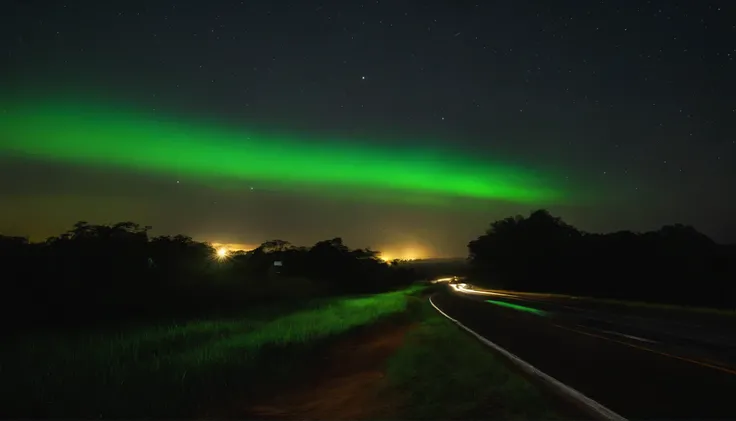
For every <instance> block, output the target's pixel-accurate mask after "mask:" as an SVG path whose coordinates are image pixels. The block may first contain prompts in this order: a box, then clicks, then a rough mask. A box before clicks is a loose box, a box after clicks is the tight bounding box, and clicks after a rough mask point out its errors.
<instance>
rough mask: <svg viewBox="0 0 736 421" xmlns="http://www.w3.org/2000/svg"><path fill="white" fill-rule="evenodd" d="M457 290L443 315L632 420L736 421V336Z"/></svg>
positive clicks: (441, 299)
mask: <svg viewBox="0 0 736 421" xmlns="http://www.w3.org/2000/svg"><path fill="white" fill-rule="evenodd" d="M453 288H455V290H453V289H452V288H450V289H448V292H446V293H438V294H436V295H434V296H433V297H432V301H433V302H434V304H435V305H436V306H437V307H439V308H440V309H441V310H442V311H443V312H445V313H447V315H449V316H450V317H452V318H454V319H457V320H458V321H459V322H460V323H462V324H463V325H465V326H466V327H468V328H470V329H472V330H473V331H475V332H476V333H478V334H480V335H482V336H483V337H485V338H487V339H488V340H490V341H492V342H494V343H495V344H497V345H499V346H501V347H502V348H504V349H506V350H507V351H509V352H511V353H512V354H515V355H516V356H517V357H519V358H521V359H522V360H524V361H526V362H527V363H529V364H531V365H533V366H534V367H536V368H537V369H539V370H541V371H542V372H544V373H546V374H548V375H549V376H551V377H553V378H555V379H557V380H559V381H560V382H562V383H564V384H566V385H568V386H570V387H572V388H574V389H576V390H577V391H579V392H581V393H583V394H584V395H585V396H587V397H589V398H591V399H593V400H595V401H597V402H598V403H600V404H602V405H604V406H605V407H607V408H608V409H610V410H612V411H614V412H616V413H618V414H619V415H621V416H623V417H625V418H628V419H633V420H637V419H660V420H661V419H690V420H692V419H722V420H725V419H736V366H734V365H732V361H733V360H734V358H733V354H732V352H733V348H732V342H731V341H730V338H731V336H736V331H730V330H725V331H724V330H722V329H721V330H717V331H716V330H713V331H710V330H708V329H705V328H703V329H699V330H700V331H703V332H705V333H704V334H703V336H702V337H695V339H693V337H694V336H693V335H696V333H697V332H693V331H692V330H688V329H687V328H682V326H680V325H675V326H674V327H673V325H672V324H671V323H669V322H667V321H657V320H653V319H650V318H646V319H645V318H641V319H640V321H639V322H638V323H636V322H635V321H636V320H637V319H631V318H630V317H629V316H626V317H619V318H617V317H616V314H612V313H611V312H610V311H606V312H596V311H593V310H591V309H585V308H580V307H576V306H571V305H569V303H559V302H554V300H552V301H545V300H544V299H541V300H539V299H535V300H531V301H530V300H528V299H526V298H525V297H518V296H502V295H495V296H491V295H484V294H473V293H469V292H468V291H467V290H466V291H462V289H461V290H457V287H453ZM488 300H491V301H492V302H489V301H488ZM591 321H592V322H591ZM662 332H664V333H662ZM696 336H697V335H696Z"/></svg>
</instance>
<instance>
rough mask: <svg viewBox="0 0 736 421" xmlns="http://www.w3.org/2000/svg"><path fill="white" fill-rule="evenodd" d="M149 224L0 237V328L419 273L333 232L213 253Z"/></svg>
mask: <svg viewBox="0 0 736 421" xmlns="http://www.w3.org/2000/svg"><path fill="white" fill-rule="evenodd" d="M150 230H151V227H149V226H141V225H139V224H136V223H133V222H120V223H116V224H110V225H94V224H89V223H87V222H84V221H80V222H78V223H76V224H75V225H74V226H73V227H72V229H70V230H69V231H67V232H65V233H62V234H61V235H58V236H54V237H50V238H48V239H47V240H45V241H43V242H30V241H28V239H27V238H24V237H10V236H0V265H2V266H1V267H2V282H0V285H1V287H2V291H3V292H2V294H0V295H2V297H3V298H2V309H3V313H5V314H2V318H1V319H0V320H1V321H0V323H1V324H3V325H5V329H6V330H7V329H26V328H28V327H38V326H40V327H58V326H72V327H73V326H81V325H86V324H89V323H99V324H107V323H110V322H111V321H130V320H132V319H137V318H142V319H146V318H150V317H189V316H197V315H203V314H211V313H212V312H228V311H238V309H242V308H243V306H248V305H262V304H264V303H266V302H269V301H272V300H286V299H293V300H305V299H308V298H310V297H314V296H324V295H330V294H354V293H375V292H382V291H386V290H390V289H394V288H399V287H402V286H405V285H408V284H410V283H412V282H414V281H416V280H417V277H418V273H417V271H415V270H413V269H411V268H407V267H405V266H404V265H402V264H401V262H399V261H394V262H390V263H387V262H384V261H383V260H381V259H380V258H379V254H380V253H379V252H378V251H375V250H371V249H351V248H349V247H348V246H347V245H345V244H344V243H343V241H342V239H341V238H333V239H329V240H324V241H319V242H317V243H316V244H314V245H313V246H311V247H298V246H295V245H292V244H291V243H289V242H287V241H284V240H272V241H267V242H265V243H263V244H261V245H260V246H259V247H257V248H255V249H254V250H250V251H236V252H233V253H228V254H227V255H225V256H221V255H219V254H218V251H217V250H216V249H215V248H214V247H213V246H212V245H211V244H209V243H204V242H199V241H195V240H193V239H192V238H191V237H188V236H185V235H175V236H168V235H165V236H156V237H152V236H150V235H149V232H150ZM275 262H280V266H276V265H279V263H276V265H275V264H274V263H275Z"/></svg>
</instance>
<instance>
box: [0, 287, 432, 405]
mask: <svg viewBox="0 0 736 421" xmlns="http://www.w3.org/2000/svg"><path fill="white" fill-rule="evenodd" d="M418 290H419V287H417V288H410V289H407V290H403V291H397V292H390V293H384V294H378V295H374V296H368V297H348V298H333V299H323V300H315V301H313V302H310V303H307V304H305V305H304V306H302V307H300V308H299V309H298V310H296V311H294V310H293V309H290V308H273V307H272V308H268V309H254V310H253V311H250V312H248V313H247V314H245V315H243V316H242V317H238V318H230V319H221V320H201V321H192V322H188V323H184V324H180V325H168V326H156V327H151V328H147V329H135V330H130V331H124V332H117V333H97V334H84V333H79V334H76V335H73V336H69V335H66V336H61V335H37V336H32V337H26V338H23V339H22V340H18V341H14V342H12V343H7V344H3V346H2V348H1V349H0V415H1V416H3V418H8V417H10V418H15V417H17V418H40V417H64V418H142V417H146V418H159V417H161V418H163V417H167V418H170V417H191V416H195V415H197V416H198V415H200V414H202V413H203V411H206V409H207V408H211V407H212V406H215V405H217V403H218V402H222V401H225V400H227V398H228V396H229V395H232V394H234V393H241V394H242V393H243V392H244V391H246V392H247V391H252V392H253V393H257V391H258V390H260V389H265V388H267V387H268V385H269V384H276V383H278V382H279V381H283V380H284V379H287V378H288V377H289V376H290V375H293V374H294V373H295V370H298V368H299V367H300V366H304V365H308V364H309V362H305V361H306V360H307V359H308V354H309V350H310V347H313V346H315V344H317V343H319V342H320V341H321V340H325V339H327V338H330V337H332V336H335V335H338V334H341V333H345V332H347V331H349V330H351V329H353V328H356V327H359V326H362V325H367V324H370V323H373V322H376V321H378V320H379V319H382V318H385V317H388V316H391V315H395V314H399V313H402V312H404V311H405V310H406V308H407V301H408V297H409V296H411V295H412V294H415V293H417V291H418Z"/></svg>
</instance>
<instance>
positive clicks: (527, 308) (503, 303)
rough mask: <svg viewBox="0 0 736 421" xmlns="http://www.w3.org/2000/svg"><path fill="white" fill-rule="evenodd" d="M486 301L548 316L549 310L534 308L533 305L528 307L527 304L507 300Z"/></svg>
mask: <svg viewBox="0 0 736 421" xmlns="http://www.w3.org/2000/svg"><path fill="white" fill-rule="evenodd" d="M486 302H487V303H491V304H495V305H497V306H501V307H508V308H513V309H514V310H519V311H525V312H527V313H532V314H536V315H537V316H546V315H547V312H546V311H544V310H539V309H537V308H532V307H526V306H522V305H519V304H512V303H507V302H505V301H496V300H486Z"/></svg>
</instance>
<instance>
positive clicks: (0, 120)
mask: <svg viewBox="0 0 736 421" xmlns="http://www.w3.org/2000/svg"><path fill="white" fill-rule="evenodd" d="M0 110H1V112H0V154H21V155H25V156H32V157H35V158H38V159H41V160H48V161H54V162H63V163H70V164H76V165H91V166H95V165H96V166H106V167H118V168H125V169H129V170H136V171H140V172H148V173H158V174H160V175H165V176H170V177H190V178H192V179H195V180H199V181H202V182H207V183H209V184H214V185H220V186H221V187H223V188H233V187H235V188H242V189H243V190H244V191H245V190H247V186H248V184H246V183H253V182H254V181H258V182H263V183H267V184H268V185H270V186H275V187H276V188H284V189H292V190H298V191H303V192H305V193H307V194H325V195H330V196H334V197H348V198H350V197H352V198H359V199H363V200H369V201H379V200H384V201H389V202H404V203H415V204H420V205H425V206H433V205H442V204H452V203H454V204H455V205H456V206H457V203H459V202H457V201H458V200H459V201H464V200H474V201H476V202H477V201H478V200H481V201H484V200H489V199H495V200H505V201H510V202H519V203H535V204H539V203H564V202H567V201H568V199H569V194H568V193H567V192H565V191H563V190H562V189H559V188H557V187H555V186H553V184H552V183H551V182H550V181H551V180H550V179H549V177H542V176H540V175H538V174H535V173H533V172H532V171H530V170H527V169H523V168H518V167H511V166H507V165H500V164H488V163H485V162H483V161H481V160H479V159H475V158H474V157H472V156H469V155H467V154H466V155H463V154H460V153H457V152H453V151H447V150H440V149H437V148H427V149H421V150H418V149H416V148H414V149H409V148H401V147H396V148H387V147H375V146H370V145H367V144H358V143H356V142H350V141H340V140H339V139H319V138H317V137H316V136H314V135H311V136H309V135H308V136H299V137H296V136H294V135H293V134H283V133H284V132H283V131H282V132H281V134H274V133H265V132H263V131H248V130H245V129H241V128H234V127H232V126H226V125H224V124H223V125H217V124H212V122H211V121H210V122H208V123H207V122H205V123H203V122H199V123H197V122H193V121H190V120H189V119H183V118H176V117H172V116H162V115H161V114H156V113H151V112H147V113H146V112H142V111H136V110H135V109H133V108H125V107H120V106H113V105H108V104H100V103H93V102H84V101H59V100H54V101H26V102H16V103H6V104H0ZM240 183H243V184H240ZM236 186H237V187H236Z"/></svg>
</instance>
